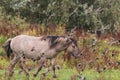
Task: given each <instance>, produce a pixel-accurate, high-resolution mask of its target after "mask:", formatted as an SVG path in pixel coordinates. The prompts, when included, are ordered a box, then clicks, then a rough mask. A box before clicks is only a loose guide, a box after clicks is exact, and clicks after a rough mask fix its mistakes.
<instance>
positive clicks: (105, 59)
mask: <svg viewBox="0 0 120 80" xmlns="http://www.w3.org/2000/svg"><path fill="white" fill-rule="evenodd" d="M0 25H1V26H0V32H1V33H0V80H8V78H7V76H6V75H5V74H6V71H7V67H8V65H9V62H10V60H11V58H12V57H11V58H10V59H8V58H7V56H6V53H5V52H4V50H3V49H2V45H3V43H4V42H5V41H6V40H7V39H8V38H12V37H14V36H16V35H19V34H27V35H33V36H41V35H62V36H64V35H66V34H67V32H66V30H65V29H66V27H65V25H52V24H51V25H49V26H48V27H44V26H43V25H38V24H28V23H24V22H23V23H22V24H19V25H14V24H10V23H9V22H7V23H6V22H5V21H1V22H0ZM73 37H74V38H75V39H76V40H77V41H78V46H79V48H80V51H81V57H80V58H78V59H74V58H73V57H72V56H71V55H68V54H66V53H64V52H61V53H60V55H58V56H57V60H56V65H59V66H60V67H61V68H60V70H57V78H53V77H52V71H50V72H49V73H48V75H47V76H46V77H42V76H41V73H42V72H44V71H45V68H43V69H42V71H41V72H40V73H39V75H38V76H37V77H36V78H34V77H33V73H34V72H35V71H36V68H37V66H38V65H37V62H33V61H32V60H29V59H28V60H27V61H26V64H25V65H26V68H29V67H33V66H34V69H33V70H31V71H30V72H29V73H30V77H29V80H81V79H80V78H79V77H78V76H79V75H81V74H82V76H84V77H85V78H86V80H119V74H120V49H119V47H120V45H119V42H115V43H114V41H117V40H118V37H119V33H116V34H115V35H114V36H112V35H110V34H106V35H104V34H102V35H101V36H100V37H97V36H96V34H91V33H87V32H84V30H81V29H77V31H76V33H75V34H74V35H73ZM111 37H114V39H115V40H113V41H112V42H111ZM112 43H113V44H112ZM79 64H80V65H79ZM47 66H48V67H50V65H49V64H48V65H47ZM19 71H20V68H19V67H18V65H16V67H15V72H14V76H13V77H12V78H11V80H27V79H28V78H26V76H25V74H24V73H23V72H21V73H19Z"/></svg>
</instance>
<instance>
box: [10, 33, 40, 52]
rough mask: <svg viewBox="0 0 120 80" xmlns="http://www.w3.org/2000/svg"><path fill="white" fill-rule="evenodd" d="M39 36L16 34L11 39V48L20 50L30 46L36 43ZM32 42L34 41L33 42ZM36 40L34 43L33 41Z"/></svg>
mask: <svg viewBox="0 0 120 80" xmlns="http://www.w3.org/2000/svg"><path fill="white" fill-rule="evenodd" d="M38 38H39V37H34V36H28V35H18V36H16V37H14V38H13V39H12V41H11V45H10V46H11V48H12V49H13V50H16V51H19V50H20V51H22V50H24V49H26V50H27V48H30V47H32V46H33V45H34V44H37V42H36V41H38ZM33 42H34V43H33ZM35 42H36V43H35Z"/></svg>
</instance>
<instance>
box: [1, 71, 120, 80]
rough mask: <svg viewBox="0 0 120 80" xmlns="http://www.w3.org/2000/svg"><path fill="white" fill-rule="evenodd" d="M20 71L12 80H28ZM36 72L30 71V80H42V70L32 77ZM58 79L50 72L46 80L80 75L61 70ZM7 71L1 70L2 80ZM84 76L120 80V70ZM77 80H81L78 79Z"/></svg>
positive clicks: (89, 73) (60, 79)
mask: <svg viewBox="0 0 120 80" xmlns="http://www.w3.org/2000/svg"><path fill="white" fill-rule="evenodd" d="M18 71H19V69H15V73H14V76H13V77H12V78H11V80H26V76H25V75H24V73H23V72H22V73H21V74H19V73H18ZM35 71H36V69H35V70H33V71H30V80H33V79H34V80H40V78H41V76H40V75H41V73H42V72H44V70H42V71H41V72H40V73H39V75H38V76H37V77H36V78H34V77H33V76H32V75H33V73H34V72H35ZM56 74H57V78H52V72H50V73H49V74H48V75H47V76H46V78H43V79H44V80H71V76H74V75H78V74H77V72H76V70H75V69H61V70H58V71H56ZM4 75H5V70H0V80H6V79H5V76H4ZM83 75H84V76H85V77H86V80H119V75H120V70H111V71H109V70H106V71H105V72H102V73H98V72H96V71H95V70H85V71H84V72H83ZM76 80H79V79H78V78H77V79H76Z"/></svg>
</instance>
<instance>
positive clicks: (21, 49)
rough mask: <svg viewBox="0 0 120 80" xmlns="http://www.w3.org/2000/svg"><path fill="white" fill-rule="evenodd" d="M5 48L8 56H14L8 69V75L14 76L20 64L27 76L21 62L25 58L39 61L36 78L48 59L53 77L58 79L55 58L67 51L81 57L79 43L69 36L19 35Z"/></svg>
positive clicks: (6, 43) (7, 42)
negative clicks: (17, 65) (14, 69)
mask: <svg viewBox="0 0 120 80" xmlns="http://www.w3.org/2000/svg"><path fill="white" fill-rule="evenodd" d="M3 48H4V50H5V52H6V54H7V56H8V58H9V57H10V55H11V54H14V58H13V59H12V60H11V61H10V65H9V67H8V75H9V76H12V75H13V68H14V67H15V65H16V63H17V62H18V61H19V62H20V68H21V69H23V71H24V72H25V74H26V76H28V75H29V74H28V72H27V71H26V70H25V69H24V67H23V64H22V63H21V60H22V58H23V57H26V58H29V59H32V60H39V66H38V70H37V71H36V72H35V73H34V74H33V76H34V77H36V76H37V75H38V73H39V71H40V70H41V69H42V67H43V64H44V62H45V61H46V60H47V59H50V60H51V65H52V70H53V77H54V78H55V77H56V73H55V64H54V62H55V58H56V56H57V55H58V54H59V53H60V52H61V51H67V52H68V53H70V54H72V55H73V56H74V57H75V58H78V57H79V48H78V45H77V41H76V40H75V39H74V38H71V37H68V36H40V37H35V36H29V35H18V36H16V37H13V38H12V39H8V40H7V41H6V42H5V43H4V45H3Z"/></svg>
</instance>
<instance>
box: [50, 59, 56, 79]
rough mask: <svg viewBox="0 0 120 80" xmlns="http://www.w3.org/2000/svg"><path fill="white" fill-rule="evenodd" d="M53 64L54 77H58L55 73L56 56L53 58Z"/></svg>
mask: <svg viewBox="0 0 120 80" xmlns="http://www.w3.org/2000/svg"><path fill="white" fill-rule="evenodd" d="M51 65H52V70H53V78H56V77H57V76H56V74H55V58H53V59H52V60H51Z"/></svg>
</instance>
